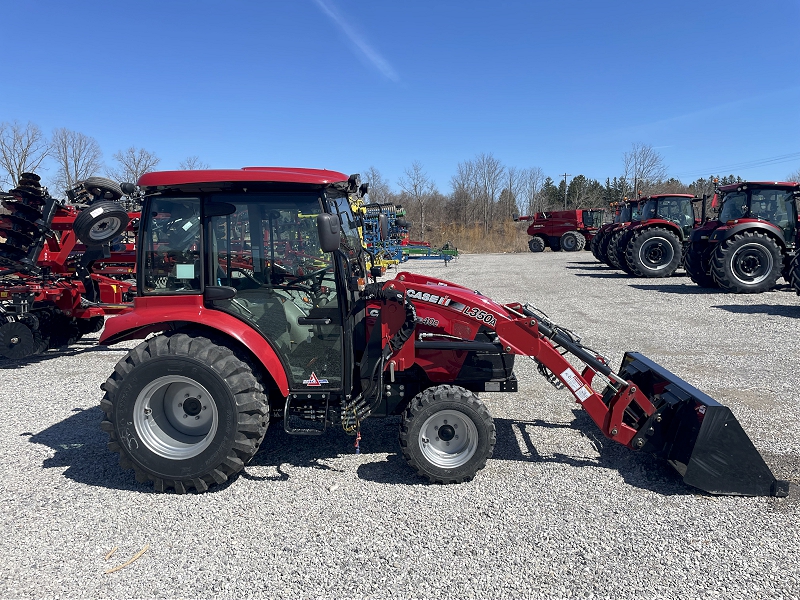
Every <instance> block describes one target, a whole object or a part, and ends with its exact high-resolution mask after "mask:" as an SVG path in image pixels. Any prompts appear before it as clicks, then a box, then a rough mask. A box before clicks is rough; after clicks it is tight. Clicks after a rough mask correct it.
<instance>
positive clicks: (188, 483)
mask: <svg viewBox="0 0 800 600" xmlns="http://www.w3.org/2000/svg"><path fill="white" fill-rule="evenodd" d="M102 387H103V389H104V390H105V392H106V394H105V396H104V398H103V400H102V402H101V403H100V406H101V408H102V409H103V411H104V412H105V413H106V418H105V419H104V420H103V422H102V424H101V426H102V428H103V430H104V431H106V432H107V433H108V435H109V436H110V438H111V441H110V442H109V445H108V447H109V449H110V450H112V451H114V452H118V453H119V455H120V464H121V465H122V466H123V467H124V468H133V470H134V471H135V473H136V480H137V481H139V482H141V483H144V482H146V481H148V480H149V481H152V482H153V487H154V488H155V489H156V490H157V491H165V490H168V489H169V488H174V489H175V491H176V492H178V493H184V492H186V491H187V490H191V489H195V490H197V491H198V492H205V491H206V490H208V488H209V487H211V486H213V485H217V484H221V483H224V482H225V481H227V480H228V479H229V478H230V477H232V476H233V475H235V474H236V473H238V472H239V471H241V470H242V469H243V468H244V466H245V465H246V464H247V463H248V462H249V461H250V459H251V458H252V457H253V455H255V453H256V451H257V450H258V447H259V445H260V444H261V441H262V440H263V439H264V434H265V433H266V431H267V424H268V412H269V411H268V404H267V399H266V396H265V395H264V391H263V388H262V386H261V384H260V383H259V382H258V380H257V378H256V377H255V375H254V374H253V371H252V369H251V368H250V366H249V365H248V364H247V363H246V362H245V361H244V360H242V359H241V358H239V357H237V356H236V354H235V353H234V352H233V351H232V350H231V349H230V348H228V347H226V346H223V345H219V344H216V343H214V342H213V341H212V340H210V339H208V338H205V337H201V336H193V335H187V334H184V333H177V334H173V335H158V336H156V337H153V338H151V339H149V340H147V341H145V342H142V343H141V344H139V345H138V346H137V347H136V348H134V349H133V350H131V351H130V352H128V354H127V356H125V357H124V358H123V359H122V360H120V361H119V362H118V363H117V366H116V367H115V369H114V373H113V374H112V375H111V377H109V378H108V380H107V381H106V382H105V384H103V386H102Z"/></svg>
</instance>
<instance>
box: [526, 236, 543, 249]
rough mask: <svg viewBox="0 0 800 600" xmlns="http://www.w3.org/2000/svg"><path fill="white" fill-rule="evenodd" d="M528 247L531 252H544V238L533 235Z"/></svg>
mask: <svg viewBox="0 0 800 600" xmlns="http://www.w3.org/2000/svg"><path fill="white" fill-rule="evenodd" d="M528 248H530V250H531V252H544V240H543V239H542V238H540V237H533V238H531V239H529V240H528Z"/></svg>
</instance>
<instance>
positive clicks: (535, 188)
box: [519, 167, 545, 215]
mask: <svg viewBox="0 0 800 600" xmlns="http://www.w3.org/2000/svg"><path fill="white" fill-rule="evenodd" d="M544 180H545V176H544V171H543V170H542V169H541V167H531V168H530V169H524V170H523V171H522V173H521V175H520V181H521V185H522V194H521V197H522V199H523V201H524V206H520V207H519V209H520V212H521V213H524V214H526V215H532V214H534V213H536V207H537V204H539V205H541V195H542V186H543V185H544Z"/></svg>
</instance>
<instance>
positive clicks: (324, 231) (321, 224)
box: [317, 213, 342, 252]
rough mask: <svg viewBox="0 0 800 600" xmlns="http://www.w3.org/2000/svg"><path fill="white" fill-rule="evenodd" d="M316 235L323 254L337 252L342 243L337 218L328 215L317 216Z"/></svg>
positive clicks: (340, 229)
mask: <svg viewBox="0 0 800 600" xmlns="http://www.w3.org/2000/svg"><path fill="white" fill-rule="evenodd" d="M317 235H318V236H319V246H320V248H322V251H323V252H333V251H334V250H337V249H338V248H339V244H340V243H341V242H342V228H341V226H340V224H339V217H338V216H336V215H332V214H330V213H320V214H318V215H317Z"/></svg>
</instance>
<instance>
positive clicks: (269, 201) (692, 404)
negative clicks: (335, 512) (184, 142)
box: [100, 167, 788, 496]
mask: <svg viewBox="0 0 800 600" xmlns="http://www.w3.org/2000/svg"><path fill="white" fill-rule="evenodd" d="M138 185H139V188H140V191H141V194H142V195H141V198H142V201H143V203H144V204H143V208H142V215H147V216H146V217H143V218H142V222H141V224H140V227H139V238H138V241H137V253H138V258H137V277H138V280H137V288H136V289H137V296H136V298H135V299H134V308H133V310H132V311H130V312H128V313H126V314H122V315H119V316H115V317H113V318H111V319H109V320H108V322H107V325H106V328H105V330H104V332H103V334H102V337H101V340H100V342H101V343H104V344H114V343H116V342H120V341H122V340H130V339H135V338H146V339H145V340H144V341H143V342H142V343H141V344H140V345H138V346H137V347H135V348H133V349H132V350H130V351H129V352H128V354H127V356H125V357H124V358H123V359H122V360H120V361H119V363H117V365H116V367H115V369H114V372H113V373H112V374H111V376H110V377H109V378H108V380H107V381H106V382H105V384H103V386H102V387H103V389H104V390H105V396H104V398H103V400H102V402H101V406H102V409H103V411H104V412H105V419H104V420H103V423H102V427H103V429H104V430H105V431H107V432H108V434H109V436H110V438H111V441H110V444H109V446H110V448H111V449H112V450H113V451H115V452H117V453H119V455H120V462H121V464H122V466H123V467H132V468H133V469H134V471H135V473H136V477H137V479H138V480H139V481H142V482H146V481H152V482H153V484H154V486H155V489H157V490H167V489H174V490H175V491H177V492H186V491H189V490H196V491H198V492H202V491H205V490H207V489H209V488H210V487H212V486H214V485H216V484H221V483H223V482H225V481H227V480H228V479H229V478H231V477H232V476H234V475H235V474H236V473H237V472H239V471H241V470H242V468H243V467H244V466H245V465H246V464H247V463H248V461H249V460H250V459H251V458H252V457H253V455H254V454H255V453H256V451H257V450H258V448H259V446H260V444H261V442H262V440H263V439H264V435H265V433H266V431H267V426H268V425H269V424H270V423H271V422H280V423H282V424H283V427H284V429H285V431H286V432H288V433H290V434H296V435H303V436H311V435H316V434H321V433H322V432H324V431H325V430H326V428H327V427H328V426H336V427H342V428H344V429H345V430H346V431H348V432H351V433H353V434H354V435H357V436H358V435H359V434H360V427H361V423H362V422H363V420H364V419H365V418H367V417H368V416H389V415H399V416H400V422H401V423H400V430H399V440H400V449H401V453H402V456H403V457H404V459H405V460H406V461H407V462H408V464H409V465H410V466H411V467H412V468H413V469H414V470H416V471H417V472H418V473H419V474H420V475H421V476H423V477H424V478H426V479H428V480H429V481H431V482H439V483H455V482H463V481H468V480H470V479H472V478H473V477H474V475H475V474H476V473H477V471H479V470H480V469H481V468H483V467H484V465H485V464H486V462H487V459H489V458H490V457H491V456H492V452H493V450H494V446H495V425H494V422H493V420H492V417H491V415H490V414H489V411H488V410H487V408H486V406H485V405H484V403H483V402H482V401H481V400H480V399H479V397H478V394H480V393H484V392H515V391H517V380H516V377H515V375H514V370H513V367H514V359H515V357H516V356H517V355H521V356H526V357H530V358H532V359H533V360H534V361H535V362H536V363H537V365H538V369H539V372H540V373H541V374H542V375H543V376H544V377H546V378H547V379H548V380H549V381H550V382H551V383H553V384H554V385H557V386H559V387H560V386H564V387H565V388H566V389H567V390H568V391H569V392H570V393H571V394H572V395H573V396H574V398H575V400H576V401H577V402H578V403H579V404H580V405H581V406H582V407H583V408H584V409H585V410H586V411H587V413H588V414H589V416H590V417H591V418H592V420H593V421H594V422H595V424H596V425H597V427H599V428H600V430H601V431H602V433H603V434H604V435H605V436H607V437H608V438H610V439H612V440H615V441H617V442H619V443H620V444H623V445H625V446H627V447H629V448H630V449H631V450H634V451H641V452H649V453H653V454H655V455H657V456H659V457H662V458H664V459H666V460H668V461H669V462H670V463H671V464H672V465H674V466H675V467H676V468H677V469H678V471H679V472H680V473H681V475H682V476H683V479H684V481H685V482H686V483H688V484H690V485H692V486H696V487H698V488H700V489H702V490H705V491H707V492H710V493H714V494H743V495H775V496H782V495H786V493H787V488H788V484H787V483H786V482H783V481H778V480H776V479H775V477H773V475H772V473H771V472H770V469H769V468H768V467H767V465H766V464H765V463H764V461H763V459H762V458H761V456H760V455H759V453H758V451H757V450H756V449H755V448H754V446H753V444H752V442H751V441H750V439H749V438H748V436H747V434H746V433H745V432H744V431H743V430H742V428H741V426H740V425H739V423H738V422H737V420H736V418H735V417H734V416H733V415H732V413H731V411H730V410H728V409H727V408H725V407H724V406H721V405H720V404H718V403H717V402H715V401H714V400H712V399H711V398H709V397H708V396H706V395H705V394H703V393H702V392H700V391H699V390H697V389H695V388H693V387H692V386H690V385H689V384H688V383H686V382H685V381H682V380H681V379H679V378H678V377H676V376H675V375H673V374H672V373H670V372H669V371H667V370H666V369H664V368H662V367H660V366H659V365H657V364H655V363H653V362H652V361H650V360H648V359H647V358H646V357H644V356H642V355H640V354H636V353H628V354H626V355H625V358H624V360H623V364H622V367H621V368H620V369H619V371H618V372H615V371H614V370H613V369H612V368H611V367H610V366H609V365H608V364H607V361H606V360H605V359H604V358H603V357H602V356H601V355H599V354H598V353H596V352H594V351H593V350H591V349H589V348H587V347H585V346H584V345H582V344H581V343H580V341H579V339H578V338H577V336H576V335H575V334H573V333H572V332H570V331H569V330H568V329H566V328H564V327H560V326H558V325H556V324H555V323H553V322H551V321H550V320H549V319H548V318H547V317H546V316H545V315H543V314H542V313H541V312H540V311H538V310H537V309H536V308H535V307H533V306H531V305H529V304H525V303H521V302H513V303H509V304H504V305H501V304H498V303H496V302H494V301H492V300H491V299H489V298H487V297H486V296H484V295H482V294H480V293H478V292H477V291H474V290H471V289H468V288H466V287H464V286H461V285H456V284H454V283H450V282H447V281H442V280H439V279H435V278H432V277H425V276H421V275H416V274H411V273H398V274H397V276H396V277H395V278H394V279H391V280H388V281H385V282H380V283H377V282H375V283H366V281H367V272H366V268H365V260H364V253H365V251H364V248H363V245H362V243H361V239H360V238H359V234H358V227H359V225H360V223H359V222H358V220H357V218H356V217H354V215H353V212H352V210H351V202H350V199H351V198H350V197H351V196H353V195H358V194H360V193H361V190H362V189H363V188H362V186H361V182H360V178H359V177H358V176H357V175H353V176H350V177H347V176H346V175H344V174H342V173H338V172H334V171H325V170H312V169H287V168H266V167H255V168H245V169H240V170H208V171H170V172H158V173H148V174H146V175H144V176H142V177H141V178H140V180H139V182H138ZM381 228H382V229H383V230H384V231H385V229H386V227H385V223H382V225H381ZM153 334H155V335H153ZM568 356H569V358H570V359H575V360H576V361H580V362H581V363H583V365H584V366H583V367H582V368H581V369H577V368H576V367H574V366H573V364H572V362H570V360H568ZM595 385H599V387H595ZM357 439H358V438H357Z"/></svg>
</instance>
